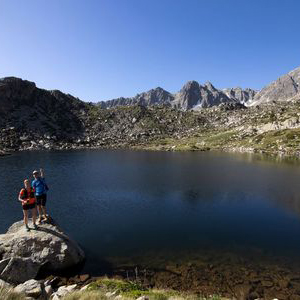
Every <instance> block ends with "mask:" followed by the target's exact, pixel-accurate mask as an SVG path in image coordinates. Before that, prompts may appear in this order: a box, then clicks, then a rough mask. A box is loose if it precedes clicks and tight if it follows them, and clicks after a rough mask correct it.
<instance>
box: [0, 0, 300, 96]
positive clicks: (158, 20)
mask: <svg viewBox="0 0 300 300" xmlns="http://www.w3.org/2000/svg"><path fill="white" fill-rule="evenodd" d="M299 11H300V1H298V0H284V1H276V0H251V1H249V0H94V1H93V0H81V1H77V0H51V1H49V0H27V1H25V0H0V77H5V76H16V77H21V78H23V79H28V80H31V81H34V82H36V84H37V86H38V87H42V88H46V89H60V90H62V91H63V92H67V93H70V94H72V95H74V96H77V97H79V98H80V99H82V100H85V101H100V100H108V99H112V98H116V97H120V96H125V97H127V96H134V95H136V94H137V93H139V92H143V91H146V90H149V89H151V88H155V87H157V86H161V87H162V88H164V89H166V90H168V91H170V92H176V91H178V90H179V89H180V88H181V87H182V85H183V84H184V83H185V82H186V81H188V80H197V81H199V82H200V83H204V82H206V81H211V82H212V83H213V84H214V85H215V86H216V87H217V88H225V87H235V86H241V87H251V88H254V89H261V88H262V87H263V86H264V85H266V84H268V83H269V82H270V81H273V80H275V79H276V78H277V77H278V76H280V75H283V74H285V73H287V72H288V71H290V70H292V69H294V68H296V67H298V66H299V65H300V36H299V32H300V18H299Z"/></svg>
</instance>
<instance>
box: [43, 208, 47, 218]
mask: <svg viewBox="0 0 300 300" xmlns="http://www.w3.org/2000/svg"><path fill="white" fill-rule="evenodd" d="M42 211H43V215H44V219H45V220H47V213H46V206H42Z"/></svg>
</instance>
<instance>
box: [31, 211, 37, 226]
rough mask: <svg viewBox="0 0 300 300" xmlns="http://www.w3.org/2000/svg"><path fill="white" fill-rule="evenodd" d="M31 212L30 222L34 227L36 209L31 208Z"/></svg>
mask: <svg viewBox="0 0 300 300" xmlns="http://www.w3.org/2000/svg"><path fill="white" fill-rule="evenodd" d="M31 211H32V222H33V225H36V207H35V208H33V209H32V210H31Z"/></svg>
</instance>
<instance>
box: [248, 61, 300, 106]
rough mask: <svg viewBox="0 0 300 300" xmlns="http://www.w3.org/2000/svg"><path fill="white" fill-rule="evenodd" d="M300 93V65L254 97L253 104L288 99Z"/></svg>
mask: <svg viewBox="0 0 300 300" xmlns="http://www.w3.org/2000/svg"><path fill="white" fill-rule="evenodd" d="M299 93H300V67H299V68H297V69H295V70H293V71H291V72H289V73H288V74H286V75H283V76H281V77H279V78H278V79H277V80H275V81H273V82H271V83H270V84H269V85H267V86H266V87H264V88H263V89H262V90H261V91H260V92H259V93H257V94H256V95H255V97H254V100H253V104H255V105H259V104H262V103H268V102H272V101H286V100H289V99H291V98H293V97H295V96H296V95H298V94H299Z"/></svg>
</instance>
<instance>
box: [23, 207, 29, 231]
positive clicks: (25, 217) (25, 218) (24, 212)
mask: <svg viewBox="0 0 300 300" xmlns="http://www.w3.org/2000/svg"><path fill="white" fill-rule="evenodd" d="M23 214H24V224H25V226H26V228H27V229H29V227H28V211H27V210H24V209H23Z"/></svg>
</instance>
